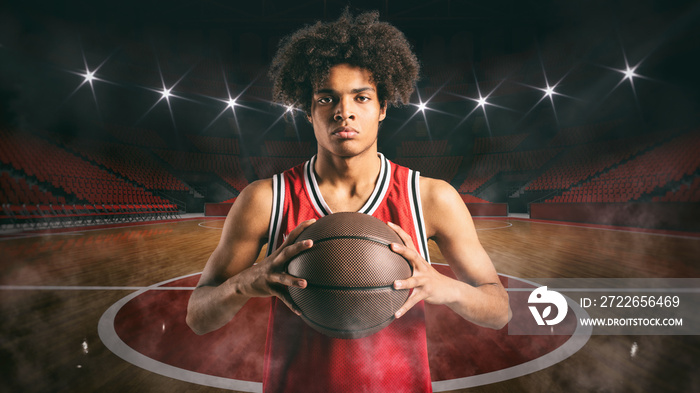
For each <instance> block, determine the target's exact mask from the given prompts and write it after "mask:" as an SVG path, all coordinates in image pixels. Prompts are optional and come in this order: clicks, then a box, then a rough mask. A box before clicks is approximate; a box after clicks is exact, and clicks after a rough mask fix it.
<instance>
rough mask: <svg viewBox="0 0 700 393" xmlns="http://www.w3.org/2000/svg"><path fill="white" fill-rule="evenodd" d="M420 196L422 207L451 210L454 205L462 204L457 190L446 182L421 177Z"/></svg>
mask: <svg viewBox="0 0 700 393" xmlns="http://www.w3.org/2000/svg"><path fill="white" fill-rule="evenodd" d="M420 195H421V201H422V204H423V205H428V206H435V207H440V208H451V207H454V205H463V204H464V202H463V201H462V198H461V197H460V196H459V193H457V190H455V188H454V187H452V185H450V184H449V183H448V182H446V181H444V180H440V179H433V178H430V177H423V176H421V177H420ZM424 207H425V206H424Z"/></svg>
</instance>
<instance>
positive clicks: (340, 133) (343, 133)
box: [332, 127, 359, 139]
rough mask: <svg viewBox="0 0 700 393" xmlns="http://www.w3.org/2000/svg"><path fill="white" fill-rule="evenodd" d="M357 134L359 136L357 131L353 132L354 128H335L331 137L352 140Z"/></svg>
mask: <svg viewBox="0 0 700 393" xmlns="http://www.w3.org/2000/svg"><path fill="white" fill-rule="evenodd" d="M357 134H359V133H358V132H357V130H355V129H354V128H351V127H339V128H336V129H335V130H334V131H333V133H332V135H334V136H337V137H338V138H341V139H352V138H354V137H355V136H356V135H357Z"/></svg>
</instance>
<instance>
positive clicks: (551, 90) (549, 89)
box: [543, 85, 556, 98]
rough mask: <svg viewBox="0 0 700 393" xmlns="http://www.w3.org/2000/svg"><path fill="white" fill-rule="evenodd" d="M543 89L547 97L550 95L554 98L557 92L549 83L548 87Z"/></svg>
mask: <svg viewBox="0 0 700 393" xmlns="http://www.w3.org/2000/svg"><path fill="white" fill-rule="evenodd" d="M543 91H544V95H545V97H549V98H552V96H553V95H554V94H556V92H555V91H554V87H553V86H550V85H547V87H546V88H545V89H543Z"/></svg>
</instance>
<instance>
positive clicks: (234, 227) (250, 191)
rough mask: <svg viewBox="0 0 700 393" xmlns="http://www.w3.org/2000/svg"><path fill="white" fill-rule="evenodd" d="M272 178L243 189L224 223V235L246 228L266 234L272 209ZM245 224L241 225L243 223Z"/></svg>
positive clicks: (262, 234)
mask: <svg viewBox="0 0 700 393" xmlns="http://www.w3.org/2000/svg"><path fill="white" fill-rule="evenodd" d="M272 197H273V195H272V179H263V180H257V181H255V182H253V183H250V184H249V185H248V186H247V187H246V188H244V189H243V191H241V194H240V195H239V196H238V198H236V201H235V202H234V203H233V206H231V210H229V213H228V215H227V216H226V222H225V223H224V234H223V235H224V237H226V236H227V235H229V234H235V233H237V232H238V231H239V230H240V228H246V229H247V231H248V232H249V233H250V234H252V235H254V236H256V237H257V236H258V235H259V236H264V235H265V234H266V233H267V227H268V225H269V222H270V215H271V211H272ZM243 223H244V224H245V225H241V224H243Z"/></svg>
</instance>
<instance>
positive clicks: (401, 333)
mask: <svg viewBox="0 0 700 393" xmlns="http://www.w3.org/2000/svg"><path fill="white" fill-rule="evenodd" d="M271 76H272V77H273V80H274V95H275V98H276V99H277V100H278V101H280V102H282V103H285V104H292V105H296V106H298V107H299V108H301V109H303V110H304V111H305V112H306V115H307V118H308V120H309V122H311V124H312V126H313V130H314V134H315V137H316V141H317V154H316V155H315V156H314V157H313V158H311V160H309V161H308V162H306V163H304V164H302V165H299V166H297V167H295V168H292V169H290V170H287V171H285V172H284V173H282V174H279V175H276V176H274V177H273V178H272V179H265V180H260V181H257V182H254V183H252V184H250V185H249V186H248V187H246V188H245V189H244V190H243V192H241V194H240V196H239V197H238V199H237V200H236V202H235V203H234V205H233V206H232V208H231V210H230V212H229V214H228V216H227V218H226V221H225V223H224V228H223V232H222V236H221V240H220V243H219V245H218V247H217V248H216V249H215V250H214V252H213V254H212V255H211V257H210V258H209V261H208V262H207V264H206V266H205V268H204V271H203V273H202V276H201V279H200V282H199V284H198V286H197V289H195V291H194V292H193V294H192V297H191V298H190V302H189V305H188V313H187V323H188V324H189V326H190V327H191V328H192V329H193V330H194V331H195V332H196V333H198V334H204V333H207V332H209V331H212V330H215V329H218V328H219V327H221V326H223V325H224V324H226V323H227V322H228V321H230V320H231V319H232V318H233V316H234V315H235V314H236V312H237V311H238V310H239V309H240V308H241V307H242V306H243V305H244V304H245V302H246V301H247V300H248V299H249V298H251V297H258V296H266V297H272V306H271V307H272V309H271V313H270V322H269V327H268V333H267V343H266V349H265V360H264V376H263V389H264V391H266V392H278V391H285V392H293V391H298V392H409V391H410V392H416V391H418V392H425V391H431V380H430V371H429V367H428V355H427V344H426V333H425V316H424V301H425V302H428V303H431V304H443V305H447V306H448V307H450V308H451V309H452V310H454V312H456V313H457V314H459V315H460V316H462V317H463V318H464V319H466V320H468V321H471V322H473V323H476V324H479V325H482V326H486V327H490V328H494V329H500V328H502V327H503V326H504V325H505V324H506V323H507V321H508V318H509V307H508V296H507V294H506V292H505V290H504V288H503V287H502V285H501V284H500V281H499V279H498V276H497V274H496V271H495V269H494V267H493V264H492V263H491V260H490V259H489V257H488V255H487V254H486V252H485V251H484V249H483V248H482V246H481V244H480V243H479V240H478V238H477V235H476V231H475V228H474V224H473V222H472V218H471V216H470V214H469V211H468V210H467V208H466V206H465V204H464V202H463V201H462V199H461V198H460V196H459V195H458V194H457V192H456V191H455V190H454V188H452V187H451V186H450V185H449V184H448V183H446V182H444V181H441V180H435V179H430V178H425V177H420V176H419V174H418V173H417V172H414V171H412V170H409V169H408V168H404V167H401V166H398V165H396V164H394V163H392V162H390V161H389V160H387V159H386V158H385V157H384V156H383V155H382V154H380V153H379V152H378V151H377V135H378V132H379V125H380V123H381V122H382V120H384V118H385V117H386V112H387V107H388V106H389V105H392V104H393V105H396V104H400V103H407V102H408V100H409V97H410V95H411V93H412V91H413V86H414V83H415V81H416V79H417V76H418V62H417V60H416V59H415V56H414V55H413V53H412V51H411V49H410V46H409V44H408V42H407V41H406V39H405V37H404V36H403V34H402V33H401V32H399V31H398V30H397V29H396V28H394V27H393V26H391V25H389V24H387V23H383V22H379V21H378V15H377V14H376V13H368V14H363V15H359V16H357V17H355V18H354V17H352V16H351V15H349V14H348V13H347V12H346V13H344V14H343V16H341V18H340V19H339V20H337V21H335V22H331V23H318V24H316V25H313V26H309V27H306V28H304V29H302V30H300V31H298V32H296V33H295V34H293V35H292V36H290V37H288V38H287V39H286V40H285V41H283V43H282V45H281V46H280V49H279V52H278V54H277V56H276V58H275V59H274V61H273V64H272V67H271ZM345 211H352V212H362V213H367V214H371V215H373V216H375V217H377V218H379V219H381V220H383V221H384V222H387V223H388V224H387V225H389V226H390V227H391V228H392V229H393V230H395V231H396V232H397V233H398V234H399V236H400V237H401V238H402V240H403V241H404V243H405V244H406V245H405V246H404V245H399V244H393V245H392V246H391V248H392V250H393V251H394V252H396V253H398V254H401V255H402V256H404V257H405V258H406V259H407V260H408V261H409V262H410V263H411V264H412V266H413V270H414V274H413V276H412V277H410V278H409V279H406V280H399V281H396V282H395V283H394V286H395V288H397V289H412V290H413V291H412V293H411V295H410V297H409V298H408V300H407V301H406V303H405V304H404V305H403V306H402V307H401V308H400V309H399V310H398V311H397V312H396V315H395V316H396V319H395V320H394V321H393V322H392V323H391V324H390V325H389V326H388V327H386V328H385V329H383V330H381V331H379V332H378V333H375V334H373V335H371V336H369V337H365V338H361V339H354V340H343V339H335V338H330V337H327V336H324V335H322V334H320V333H318V332H316V331H315V330H313V329H312V328H310V327H309V326H307V325H306V324H305V323H304V322H303V320H302V319H301V318H299V317H298V315H300V311H299V310H298V309H297V308H296V307H295V306H294V305H293V303H292V302H291V300H290V297H289V294H288V292H287V287H290V286H294V287H298V288H302V289H303V288H305V286H306V284H307V283H306V281H305V280H303V279H300V278H297V277H292V276H290V275H288V274H285V272H284V268H285V264H286V262H287V261H289V260H290V259H291V258H292V257H293V256H294V255H296V254H298V253H299V252H301V251H303V250H305V249H308V248H310V247H312V246H313V244H312V242H311V241H310V240H307V241H304V242H300V243H296V244H295V243H294V240H295V239H296V237H297V236H298V235H299V234H300V233H301V232H302V231H303V230H304V228H306V227H308V226H309V225H311V224H312V223H313V222H314V221H315V220H316V219H318V218H320V217H322V216H324V215H327V214H331V213H333V212H345ZM428 239H434V240H435V242H436V243H437V245H438V246H439V248H440V251H441V253H442V255H443V256H444V257H445V259H446V260H447V262H448V263H449V265H450V266H451V268H452V270H453V271H454V273H455V274H456V277H457V278H458V279H457V280H455V279H452V278H449V277H447V276H445V275H442V274H440V273H439V272H437V271H436V270H435V269H434V268H433V267H431V265H430V263H429V255H428V250H427V240H428ZM266 243H267V244H268V251H267V255H266V257H265V258H264V259H263V260H262V261H260V262H258V263H257V264H254V262H255V261H256V259H257V258H258V255H259V252H260V250H261V248H262V246H263V245H264V244H266ZM295 314H296V315H295ZM475 356H477V355H476V354H475Z"/></svg>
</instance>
